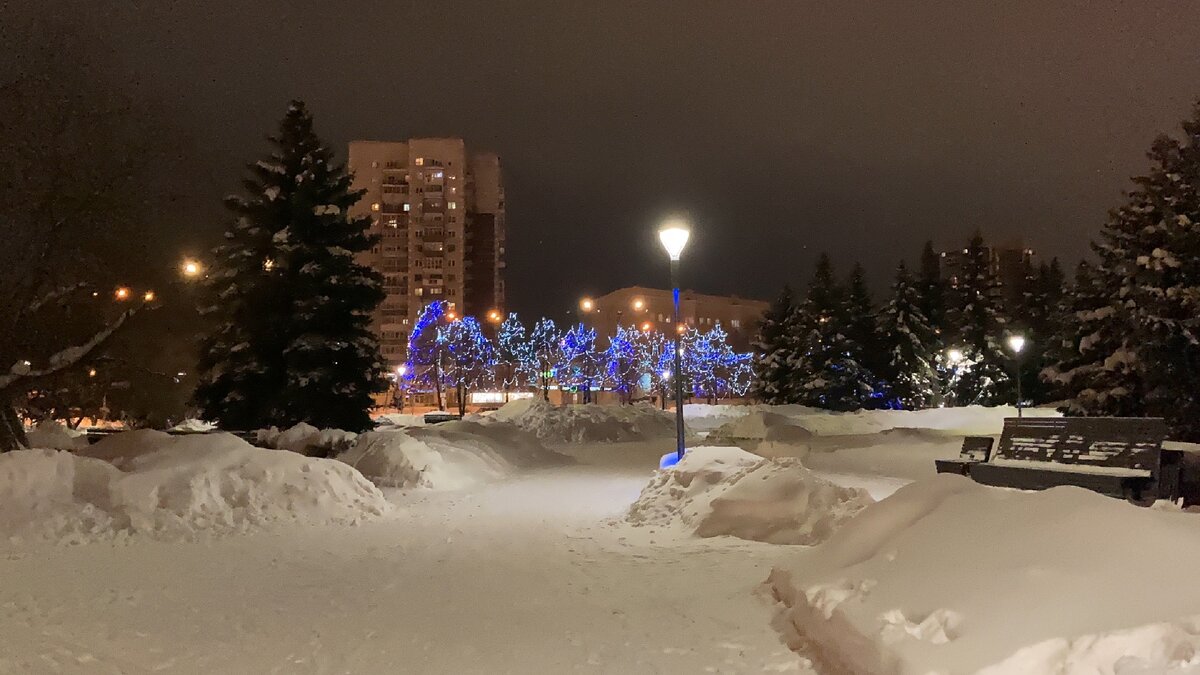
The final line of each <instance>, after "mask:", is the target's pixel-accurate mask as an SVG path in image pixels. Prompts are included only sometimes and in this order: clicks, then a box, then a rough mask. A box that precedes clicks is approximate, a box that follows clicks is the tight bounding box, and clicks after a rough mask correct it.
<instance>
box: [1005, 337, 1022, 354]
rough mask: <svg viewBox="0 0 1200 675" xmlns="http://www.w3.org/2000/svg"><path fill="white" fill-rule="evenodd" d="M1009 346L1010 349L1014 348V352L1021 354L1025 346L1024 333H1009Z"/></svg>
mask: <svg viewBox="0 0 1200 675" xmlns="http://www.w3.org/2000/svg"><path fill="white" fill-rule="evenodd" d="M1008 346H1009V348H1010V349H1012V350H1013V352H1014V353H1016V354H1020V353H1021V350H1022V349H1024V348H1025V336H1024V335H1009V336H1008Z"/></svg>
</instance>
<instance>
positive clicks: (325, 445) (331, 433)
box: [257, 422, 358, 455]
mask: <svg viewBox="0 0 1200 675" xmlns="http://www.w3.org/2000/svg"><path fill="white" fill-rule="evenodd" d="M357 435H358V434H355V433H354V432H353V431H343V430H341V429H318V428H316V427H314V426H313V425H311V424H308V423H306V422H300V423H299V424H296V425H294V426H291V427H289V428H287V429H285V430H283V431H280V430H279V429H277V428H275V427H271V428H270V429H259V430H258V433H257V442H258V443H259V444H260V445H265V446H266V447H269V448H275V449H277V450H290V451H292V452H296V453H299V454H301V455H313V454H320V455H330V454H336V452H337V451H340V450H343V449H345V448H348V447H350V445H351V444H353V442H354V439H355V437H356V436H357Z"/></svg>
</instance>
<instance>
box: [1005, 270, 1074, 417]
mask: <svg viewBox="0 0 1200 675" xmlns="http://www.w3.org/2000/svg"><path fill="white" fill-rule="evenodd" d="M1024 271H1025V273H1024V274H1023V277H1022V284H1021V288H1020V289H1019V298H1020V301H1019V303H1018V305H1017V307H1016V308H1014V309H1013V310H1012V311H1010V312H1009V316H1010V317H1012V330H1013V331H1014V332H1017V333H1020V334H1021V335H1023V336H1024V337H1025V338H1026V343H1025V344H1026V346H1025V351H1024V353H1023V355H1022V365H1021V387H1022V394H1023V395H1024V396H1025V398H1026V399H1028V400H1030V401H1032V402H1033V403H1034V404H1039V403H1045V402H1047V401H1050V400H1051V399H1052V397H1053V396H1054V394H1053V390H1052V387H1049V386H1048V383H1047V382H1046V381H1045V380H1043V379H1042V378H1041V377H1040V373H1041V372H1042V371H1043V370H1044V369H1045V368H1046V367H1047V366H1049V365H1050V363H1051V362H1052V359H1053V358H1054V357H1053V354H1054V353H1055V351H1056V349H1057V347H1056V345H1055V343H1056V342H1057V341H1061V340H1062V331H1063V321H1064V318H1063V317H1064V311H1063V298H1064V288H1063V275H1062V269H1061V268H1059V265H1058V259H1057V258H1054V259H1052V260H1051V261H1050V263H1049V264H1047V263H1042V264H1041V265H1038V266H1037V267H1034V266H1033V264H1032V262H1031V261H1030V260H1029V259H1028V258H1026V262H1025V270H1024Z"/></svg>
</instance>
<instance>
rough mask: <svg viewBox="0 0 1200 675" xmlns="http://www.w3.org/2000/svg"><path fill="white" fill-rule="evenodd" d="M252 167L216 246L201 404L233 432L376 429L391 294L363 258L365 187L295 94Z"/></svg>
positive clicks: (232, 201) (199, 394)
mask: <svg viewBox="0 0 1200 675" xmlns="http://www.w3.org/2000/svg"><path fill="white" fill-rule="evenodd" d="M270 141H271V143H272V144H273V145H274V146H275V150H274V151H273V152H272V153H271V155H270V156H269V157H268V159H266V160H262V161H259V162H256V163H255V164H253V165H251V166H250V167H249V169H250V172H251V176H250V177H249V178H248V179H247V180H246V181H245V182H244V187H245V190H246V192H247V196H246V197H245V198H237V197H233V198H230V199H229V200H227V204H228V206H229V208H230V209H231V210H232V211H233V212H234V213H235V214H236V215H237V216H238V219H237V222H236V223H235V225H234V226H233V227H232V228H231V229H230V231H229V232H228V233H227V234H226V244H225V245H223V246H222V247H220V248H219V249H218V250H217V252H216V258H217V261H218V262H217V263H216V269H215V270H214V274H212V275H211V278H213V279H214V282H213V284H212V286H211V287H210V292H212V294H213V303H212V304H213V305H214V306H215V308H216V312H217V313H219V314H220V321H219V324H218V326H217V327H216V328H215V329H214V330H213V331H212V332H211V333H210V334H209V335H207V336H205V338H204V339H203V342H202V346H203V350H202V351H203V355H202V360H201V364H200V374H201V376H200V384H199V386H198V388H197V391H196V394H195V400H196V403H197V404H198V405H199V407H200V408H201V409H202V410H203V412H204V414H205V415H206V416H207V417H209V418H212V419H216V420H219V421H220V422H221V423H222V424H224V425H225V426H227V427H231V428H239V427H240V428H253V427H257V426H266V425H271V424H278V425H288V424H294V423H296V422H300V421H306V422H309V423H311V424H315V425H317V426H329V427H339V428H343V429H347V430H353V431H359V430H363V429H366V428H369V427H370V426H372V422H371V419H370V416H369V415H368V411H369V409H370V407H371V405H372V394H374V393H376V392H379V391H383V390H384V389H385V388H386V380H385V378H384V376H383V365H382V359H381V358H380V356H379V348H378V343H377V341H376V339H375V337H374V334H373V333H372V332H371V330H370V315H371V312H372V311H373V310H374V309H375V307H376V306H377V305H378V304H379V302H380V301H382V299H383V288H382V279H381V277H380V276H379V274H378V273H376V272H374V271H373V270H371V269H370V268H368V267H365V266H363V265H361V264H359V263H358V262H357V260H356V255H357V254H359V253H361V252H363V251H366V250H368V249H369V248H370V247H371V245H372V243H373V242H372V239H371V237H370V236H369V234H368V228H369V226H370V219H369V218H351V217H350V216H349V209H350V207H351V206H352V205H353V204H355V203H356V202H357V201H358V200H359V199H360V198H361V197H362V193H361V192H354V191H351V190H350V180H351V179H350V176H349V174H348V173H347V172H346V170H345V167H344V165H341V164H335V163H334V160H333V155H332V153H331V152H330V150H329V149H328V148H326V147H325V146H324V145H322V143H321V141H320V139H318V138H317V136H316V134H315V133H314V132H313V125H312V117H311V115H309V113H308V111H307V110H306V109H305V107H304V104H303V103H301V102H299V101H293V102H292V104H291V105H290V106H289V108H288V112H287V114H286V115H285V116H284V118H283V121H282V122H281V123H280V126H279V132H278V134H277V135H276V136H273V137H271V138H270Z"/></svg>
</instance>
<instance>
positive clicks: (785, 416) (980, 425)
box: [683, 404, 1060, 438]
mask: <svg viewBox="0 0 1200 675" xmlns="http://www.w3.org/2000/svg"><path fill="white" fill-rule="evenodd" d="M683 412H684V417H685V418H687V420H688V424H689V425H690V426H692V427H695V428H697V429H711V430H714V433H716V430H717V429H719V428H720V427H722V426H729V425H731V423H735V422H739V421H742V420H744V419H745V418H747V417H753V416H755V415H760V414H769V415H770V416H772V417H771V419H770V421H769V422H767V426H778V425H779V424H792V425H794V426H797V427H800V428H801V429H804V430H806V431H808V432H810V433H811V434H813V435H817V436H850V435H863V434H877V433H880V432H884V431H888V430H891V429H931V430H936V431H942V432H946V433H948V434H957V435H960V436H981V435H982V436H986V435H989V434H998V433H1000V429H1001V428H1002V427H1003V426H1004V418H1005V417H1016V416H1017V409H1016V408H1014V407H1012V406H996V407H986V406H979V405H972V406H963V407H961V408H929V409H927V410H859V411H856V412H845V413H843V412H831V411H828V410H820V409H817V408H809V407H806V406H801V405H749V406H734V405H703V404H695V405H686V406H684V408H683ZM1024 415H1025V416H1027V417H1058V416H1060V414H1059V413H1058V412H1057V411H1056V410H1053V409H1050V408H1026V409H1025V410H1024ZM748 424H751V425H753V424H757V423H756V422H748ZM730 428H731V429H733V428H738V427H733V426H731V427H730ZM748 438H755V437H753V436H749V437H748Z"/></svg>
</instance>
